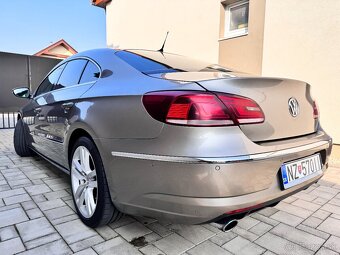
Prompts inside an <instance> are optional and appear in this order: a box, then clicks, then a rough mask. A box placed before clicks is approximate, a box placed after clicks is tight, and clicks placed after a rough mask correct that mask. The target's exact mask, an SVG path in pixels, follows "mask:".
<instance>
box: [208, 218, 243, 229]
mask: <svg viewBox="0 0 340 255" xmlns="http://www.w3.org/2000/svg"><path fill="white" fill-rule="evenodd" d="M237 224H238V220H236V219H233V220H229V221H227V222H226V223H217V222H215V223H213V225H215V226H216V227H217V228H218V229H220V230H222V231H223V232H229V231H231V230H232V229H233V228H235V227H236V226H237Z"/></svg>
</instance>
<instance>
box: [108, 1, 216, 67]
mask: <svg viewBox="0 0 340 255" xmlns="http://www.w3.org/2000/svg"><path fill="white" fill-rule="evenodd" d="M219 11H220V1H219V0H171V1H169V0H147V1H141V0H114V1H111V2H109V4H108V5H107V6H106V24H107V44H108V46H110V47H114V48H125V49H131V48H139V49H140V48H144V49H152V50H155V49H159V48H160V47H161V46H162V44H163V41H164V38H165V35H166V32H167V31H170V34H169V37H168V41H167V44H166V47H165V50H166V51H168V52H173V53H178V54H183V55H187V56H191V57H195V58H197V59H203V60H206V61H210V62H213V63H217V61H218V38H219V24H220V16H219Z"/></svg>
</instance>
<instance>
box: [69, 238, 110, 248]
mask: <svg viewBox="0 0 340 255" xmlns="http://www.w3.org/2000/svg"><path fill="white" fill-rule="evenodd" d="M104 241H105V240H104V239H103V238H102V237H101V236H99V235H96V236H92V237H90V238H87V239H85V240H81V241H79V242H76V243H73V244H71V245H70V247H71V249H72V251H74V252H77V251H80V250H84V249H86V248H89V247H91V246H93V245H96V244H99V243H102V242H104Z"/></svg>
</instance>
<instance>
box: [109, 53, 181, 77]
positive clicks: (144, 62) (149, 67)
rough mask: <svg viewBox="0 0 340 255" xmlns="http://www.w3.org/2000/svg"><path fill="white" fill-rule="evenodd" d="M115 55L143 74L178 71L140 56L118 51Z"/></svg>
mask: <svg viewBox="0 0 340 255" xmlns="http://www.w3.org/2000/svg"><path fill="white" fill-rule="evenodd" d="M159 54H160V53H159ZM116 55H117V56H118V57H119V58H121V59H122V60H124V61H125V62H126V63H128V64H129V65H130V66H132V67H134V68H136V69H137V70H138V71H140V72H142V73H145V74H154V73H169V72H178V71H179V70H176V69H174V68H172V67H170V66H168V65H166V64H163V63H160V62H157V61H155V60H153V59H151V58H147V57H145V56H141V55H138V54H135V53H132V52H129V51H118V52H117V53H116Z"/></svg>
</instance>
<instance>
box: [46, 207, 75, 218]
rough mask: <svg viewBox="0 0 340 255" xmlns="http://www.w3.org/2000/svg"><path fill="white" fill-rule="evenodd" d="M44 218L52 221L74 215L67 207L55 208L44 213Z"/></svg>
mask: <svg viewBox="0 0 340 255" xmlns="http://www.w3.org/2000/svg"><path fill="white" fill-rule="evenodd" d="M44 213H45V215H46V217H47V218H48V219H49V220H50V221H52V220H55V219H58V218H62V217H64V216H68V215H71V214H74V211H73V210H72V209H71V208H70V207H68V206H62V207H57V208H54V209H50V210H47V211H45V212H44Z"/></svg>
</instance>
